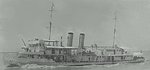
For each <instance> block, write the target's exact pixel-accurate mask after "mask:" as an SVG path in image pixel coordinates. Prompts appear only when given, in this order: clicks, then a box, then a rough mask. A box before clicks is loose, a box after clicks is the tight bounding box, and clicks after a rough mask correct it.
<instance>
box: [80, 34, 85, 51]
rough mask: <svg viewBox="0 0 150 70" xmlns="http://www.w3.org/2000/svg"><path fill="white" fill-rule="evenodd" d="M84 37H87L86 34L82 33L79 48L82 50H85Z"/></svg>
mask: <svg viewBox="0 0 150 70" xmlns="http://www.w3.org/2000/svg"><path fill="white" fill-rule="evenodd" d="M84 37H85V34H84V33H80V36H79V48H81V49H83V48H84Z"/></svg>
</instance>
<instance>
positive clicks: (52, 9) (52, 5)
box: [49, 0, 54, 40]
mask: <svg viewBox="0 0 150 70" xmlns="http://www.w3.org/2000/svg"><path fill="white" fill-rule="evenodd" d="M50 3H51V4H50V5H51V6H50V10H49V12H50V23H49V40H50V39H51V26H52V18H53V11H54V3H53V1H52V0H50Z"/></svg>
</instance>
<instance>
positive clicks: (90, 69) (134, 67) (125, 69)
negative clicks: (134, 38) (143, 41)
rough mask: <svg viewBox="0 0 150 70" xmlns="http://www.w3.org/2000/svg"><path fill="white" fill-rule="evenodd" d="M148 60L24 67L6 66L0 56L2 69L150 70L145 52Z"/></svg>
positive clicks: (149, 62)
mask: <svg viewBox="0 0 150 70" xmlns="http://www.w3.org/2000/svg"><path fill="white" fill-rule="evenodd" d="M145 56H146V59H148V60H147V61H145V62H144V63H118V64H112V65H90V66H46V65H43V66H40V65H36V64H30V65H29V64H27V65H24V66H22V67H16V68H8V67H7V68H6V67H5V66H4V65H3V64H2V58H0V70H150V61H149V59H150V55H149V52H147V53H146V54H145Z"/></svg>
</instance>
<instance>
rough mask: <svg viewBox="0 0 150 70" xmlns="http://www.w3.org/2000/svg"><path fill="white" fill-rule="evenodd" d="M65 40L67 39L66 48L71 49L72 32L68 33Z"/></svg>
mask: <svg viewBox="0 0 150 70" xmlns="http://www.w3.org/2000/svg"><path fill="white" fill-rule="evenodd" d="M67 39H68V41H67V46H69V47H72V43H73V33H72V32H69V33H68V37H67Z"/></svg>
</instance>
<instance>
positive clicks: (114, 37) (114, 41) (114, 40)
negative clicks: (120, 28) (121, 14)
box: [113, 12, 117, 48]
mask: <svg viewBox="0 0 150 70" xmlns="http://www.w3.org/2000/svg"><path fill="white" fill-rule="evenodd" d="M114 15H115V17H114V22H115V23H114V36H113V48H115V44H116V26H117V12H115V13H114Z"/></svg>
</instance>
